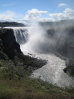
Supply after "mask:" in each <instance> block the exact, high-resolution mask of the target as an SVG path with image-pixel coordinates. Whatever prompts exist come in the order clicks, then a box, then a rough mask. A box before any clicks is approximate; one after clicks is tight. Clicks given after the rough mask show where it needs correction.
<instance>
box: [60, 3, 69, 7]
mask: <svg viewBox="0 0 74 99" xmlns="http://www.w3.org/2000/svg"><path fill="white" fill-rule="evenodd" d="M62 6H68V5H67V4H65V3H60V4H58V7H62Z"/></svg>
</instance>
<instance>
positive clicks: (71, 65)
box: [63, 60, 74, 77]
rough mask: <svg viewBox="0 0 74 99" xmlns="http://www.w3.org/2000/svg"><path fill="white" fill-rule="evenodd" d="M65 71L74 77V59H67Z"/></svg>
mask: <svg viewBox="0 0 74 99" xmlns="http://www.w3.org/2000/svg"><path fill="white" fill-rule="evenodd" d="M63 71H64V72H65V73H67V74H68V75H70V76H72V77H74V61H72V60H67V61H66V68H64V70H63Z"/></svg>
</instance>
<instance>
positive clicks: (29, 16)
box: [24, 9, 48, 20]
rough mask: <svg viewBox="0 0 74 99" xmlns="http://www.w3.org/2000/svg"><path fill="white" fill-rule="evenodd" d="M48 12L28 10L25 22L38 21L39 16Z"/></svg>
mask: <svg viewBox="0 0 74 99" xmlns="http://www.w3.org/2000/svg"><path fill="white" fill-rule="evenodd" d="M47 12H48V11H39V10H38V9H32V10H28V12H27V13H28V14H27V15H25V17H24V19H26V20H38V19H39V16H40V15H41V14H43V13H47Z"/></svg>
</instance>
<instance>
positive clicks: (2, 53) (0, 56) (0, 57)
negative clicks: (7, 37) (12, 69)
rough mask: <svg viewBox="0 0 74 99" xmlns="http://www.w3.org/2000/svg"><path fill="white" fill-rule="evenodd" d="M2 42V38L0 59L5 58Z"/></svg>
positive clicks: (0, 41)
mask: <svg viewBox="0 0 74 99" xmlns="http://www.w3.org/2000/svg"><path fill="white" fill-rule="evenodd" d="M3 48H4V47H3V42H2V40H1V39H0V59H3V60H5V59H6V56H5V54H4V52H3Z"/></svg>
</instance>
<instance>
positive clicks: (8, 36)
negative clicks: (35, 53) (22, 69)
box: [0, 29, 22, 59]
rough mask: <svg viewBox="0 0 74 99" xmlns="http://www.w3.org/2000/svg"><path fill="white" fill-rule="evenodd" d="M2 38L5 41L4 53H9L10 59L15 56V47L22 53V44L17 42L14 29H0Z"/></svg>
mask: <svg viewBox="0 0 74 99" xmlns="http://www.w3.org/2000/svg"><path fill="white" fill-rule="evenodd" d="M0 39H1V41H2V42H3V46H4V49H3V51H4V53H5V54H7V55H8V57H9V58H10V59H13V58H14V56H15V53H14V51H15V49H16V50H17V51H18V52H19V53H22V52H21V50H20V45H19V44H18V43H17V42H16V40H15V36H14V33H13V29H0Z"/></svg>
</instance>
